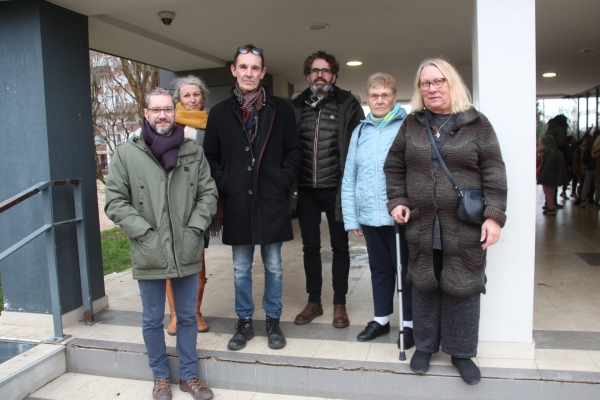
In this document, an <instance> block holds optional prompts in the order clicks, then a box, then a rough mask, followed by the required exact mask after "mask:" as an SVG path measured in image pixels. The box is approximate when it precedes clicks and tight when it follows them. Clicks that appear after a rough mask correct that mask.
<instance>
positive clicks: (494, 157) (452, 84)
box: [383, 58, 507, 385]
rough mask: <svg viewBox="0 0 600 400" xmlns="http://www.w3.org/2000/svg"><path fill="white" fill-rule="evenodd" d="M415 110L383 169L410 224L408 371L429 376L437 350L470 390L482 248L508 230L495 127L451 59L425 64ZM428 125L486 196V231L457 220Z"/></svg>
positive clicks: (395, 210)
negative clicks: (473, 99) (411, 337)
mask: <svg viewBox="0 0 600 400" xmlns="http://www.w3.org/2000/svg"><path fill="white" fill-rule="evenodd" d="M411 110H412V111H411V114H410V115H409V116H408V117H406V120H405V121H404V123H403V124H402V126H401V128H400V131H399V132H398V135H397V136H396V139H395V140H394V143H393V144H392V147H391V148H390V151H389V153H388V156H387V159H386V162H385V164H384V167H383V170H384V172H385V177H386V182H387V196H388V198H389V202H388V204H387V209H388V211H389V212H390V214H391V215H392V217H393V218H394V220H395V221H396V222H397V223H400V224H403V223H406V224H407V225H406V239H407V241H408V247H409V256H410V258H409V261H408V277H407V282H409V283H412V285H413V290H412V294H413V324H414V328H413V335H414V339H415V347H416V350H415V353H414V354H413V356H412V359H411V361H410V368H411V370H412V371H413V372H416V373H420V374H424V373H426V372H427V371H428V370H429V360H430V358H431V354H433V353H437V352H438V351H439V349H440V344H441V347H442V351H443V352H444V353H447V354H449V355H450V356H451V360H452V364H453V365H454V366H456V367H457V368H458V371H459V373H460V375H461V377H462V378H463V380H464V381H465V382H466V383H468V384H470V385H474V384H477V383H479V382H480V381H481V372H480V371H479V368H478V367H477V365H475V363H474V362H473V361H472V360H471V358H473V357H475V356H476V355H477V344H478V338H479V312H480V294H481V293H485V281H486V279H485V264H486V249H487V248H488V247H489V246H492V245H494V244H495V243H497V242H498V240H499V239H500V232H501V228H502V227H503V226H504V224H505V222H506V213H505V211H506V196H507V184H506V168H505V166H504V161H503V160H502V154H501V151H500V144H499V142H498V138H497V137H496V133H495V132H494V128H493V127H492V125H491V124H490V122H489V120H488V119H487V118H486V117H485V116H484V115H483V114H482V113H480V112H478V111H477V110H476V109H475V108H474V106H473V104H472V102H471V98H470V94H469V91H468V89H467V87H466V86H465V84H464V82H463V80H462V78H461V77H460V75H459V74H458V72H457V71H456V69H455V68H454V67H452V65H450V63H448V62H447V61H445V60H443V59H440V58H432V59H426V60H424V61H423V62H422V63H421V65H420V66H419V69H418V71H417V74H416V78H415V93H414V95H413V99H412V101H411ZM425 118H427V119H428V120H429V123H430V126H431V128H432V134H433V136H434V143H435V146H436V147H437V148H438V149H439V152H440V153H441V157H443V160H444V163H445V164H446V166H447V167H448V170H449V171H450V173H451V174H452V175H453V177H454V179H455V180H456V182H457V183H458V185H459V186H460V187H462V188H464V189H467V188H481V189H482V190H483V195H484V197H485V201H486V204H487V205H486V207H485V212H484V218H485V222H484V223H483V225H475V224H471V223H467V222H464V221H462V220H460V219H459V218H458V205H459V197H458V195H457V192H456V190H455V188H454V187H453V185H452V183H451V182H450V180H449V179H448V177H447V175H446V174H445V173H444V170H443V168H442V167H441V166H440V164H439V162H438V159H437V157H436V155H435V153H434V151H433V149H432V144H431V141H430V137H429V134H428V133H427V130H426V128H425Z"/></svg>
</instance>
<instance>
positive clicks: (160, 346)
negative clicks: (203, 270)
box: [138, 274, 198, 381]
mask: <svg viewBox="0 0 600 400" xmlns="http://www.w3.org/2000/svg"><path fill="white" fill-rule="evenodd" d="M171 283H172V285H173V293H174V295H175V312H176V314H177V356H178V357H179V376H180V377H181V379H182V380H184V381H187V380H190V379H193V378H196V377H197V376H198V353H196V340H197V338H198V324H197V322H196V300H197V299H198V274H192V275H188V276H184V277H183V278H171ZM138 285H139V287H140V296H141V297H142V307H143V312H142V334H143V336H144V343H145V344H146V350H147V351H148V364H149V365H150V368H151V369H152V374H153V375H154V379H159V378H168V377H169V375H170V374H169V365H168V363H167V346H166V344H165V331H164V329H165V327H164V325H163V321H164V318H165V296H166V293H165V292H166V280H165V279H152V280H139V281H138Z"/></svg>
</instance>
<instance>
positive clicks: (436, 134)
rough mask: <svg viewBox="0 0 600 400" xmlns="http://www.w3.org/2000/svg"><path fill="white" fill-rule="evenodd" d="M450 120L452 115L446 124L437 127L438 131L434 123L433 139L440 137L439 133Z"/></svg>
mask: <svg viewBox="0 0 600 400" xmlns="http://www.w3.org/2000/svg"><path fill="white" fill-rule="evenodd" d="M450 118H452V114H450V116H449V117H448V119H447V120H446V122H444V123H443V124H442V126H440V127H439V129H438V127H437V125H435V123H434V124H433V129H435V137H436V138H439V137H440V131H441V130H442V128H443V127H444V125H446V124H447V123H448V121H450Z"/></svg>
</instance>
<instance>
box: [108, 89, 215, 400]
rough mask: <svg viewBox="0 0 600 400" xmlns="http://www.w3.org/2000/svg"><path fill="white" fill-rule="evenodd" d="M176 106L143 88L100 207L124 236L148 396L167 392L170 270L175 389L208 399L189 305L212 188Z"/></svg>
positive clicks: (161, 399)
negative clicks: (136, 291)
mask: <svg viewBox="0 0 600 400" xmlns="http://www.w3.org/2000/svg"><path fill="white" fill-rule="evenodd" d="M176 112H177V111H176V110H175V102H174V101H173V97H172V95H171V94H170V93H169V91H168V90H167V89H164V88H160V87H159V88H155V89H152V90H151V91H150V92H149V93H148V94H147V95H146V108H145V109H144V115H145V119H144V123H143V125H142V128H140V129H138V131H137V132H136V133H135V134H134V135H133V136H132V137H131V138H130V139H129V140H128V141H127V143H124V144H123V145H122V146H120V147H119V148H118V149H117V151H116V152H115V154H114V155H113V158H112V161H111V164H110V168H109V173H108V179H107V182H106V206H105V207H104V211H105V212H106V215H107V216H108V217H109V218H110V219H111V220H112V221H113V222H114V223H116V224H117V225H119V226H120V227H121V228H122V229H123V231H124V232H125V234H126V235H127V236H129V242H130V245H131V260H132V267H133V268H132V270H133V278H134V279H137V280H138V284H139V287H140V296H141V298H142V307H143V315H142V332H143V336H144V343H145V344H146V348H147V351H148V361H149V364H150V368H151V369H152V373H153V375H154V390H153V393H152V395H153V398H154V399H158V400H170V399H171V396H172V394H171V388H170V380H169V367H168V363H167V355H166V345H165V335H164V325H163V320H164V313H165V284H166V279H167V278H171V282H172V284H173V292H174V294H175V310H176V312H177V355H178V356H179V361H180V364H179V375H180V377H181V381H180V385H181V390H183V391H186V392H189V393H191V394H192V396H193V397H194V399H210V398H212V396H213V395H212V391H211V390H210V389H209V388H207V387H206V386H204V385H203V384H202V383H201V382H200V381H199V380H198V376H197V375H198V367H197V363H198V355H197V353H196V339H197V325H196V308H195V306H196V298H197V296H198V273H199V272H200V271H201V270H202V252H203V251H204V230H205V229H206V228H208V226H209V225H210V221H211V217H212V215H214V214H215V213H216V211H217V188H216V186H215V182H214V181H213V179H212V178H211V175H210V168H209V166H208V162H207V161H206V158H205V157H204V152H203V151H202V148H201V147H199V146H197V145H196V143H195V142H194V141H193V140H191V139H186V138H184V134H183V128H181V127H179V126H177V125H175V114H176Z"/></svg>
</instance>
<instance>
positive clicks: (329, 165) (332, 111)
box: [298, 92, 340, 188]
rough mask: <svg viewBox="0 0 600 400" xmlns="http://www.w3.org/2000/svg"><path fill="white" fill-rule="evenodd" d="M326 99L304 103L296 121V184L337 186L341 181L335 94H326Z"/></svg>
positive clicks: (324, 186) (300, 185)
mask: <svg viewBox="0 0 600 400" xmlns="http://www.w3.org/2000/svg"><path fill="white" fill-rule="evenodd" d="M334 93H335V92H333V93H332V94H334ZM325 101H326V102H325V104H324V105H323V107H318V108H313V107H312V106H310V105H308V104H305V105H304V109H303V110H302V119H301V120H300V122H299V123H298V134H299V135H300V143H301V145H302V163H301V164H300V170H299V171H298V186H299V187H309V188H336V187H338V183H339V181H340V152H339V150H338V138H339V134H338V130H339V124H338V119H339V118H338V108H337V103H336V101H335V96H328V99H326V100H325ZM315 154H317V156H316V157H315Z"/></svg>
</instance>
